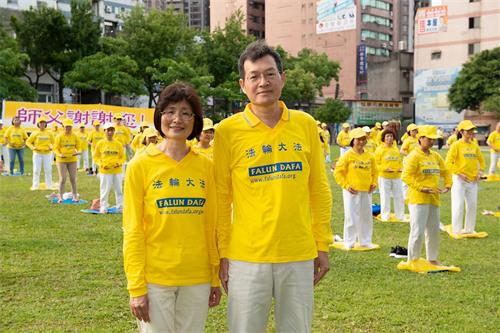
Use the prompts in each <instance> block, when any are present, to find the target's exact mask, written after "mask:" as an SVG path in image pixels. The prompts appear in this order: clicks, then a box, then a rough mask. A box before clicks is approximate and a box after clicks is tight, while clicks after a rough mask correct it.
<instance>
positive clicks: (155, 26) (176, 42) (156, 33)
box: [119, 7, 194, 107]
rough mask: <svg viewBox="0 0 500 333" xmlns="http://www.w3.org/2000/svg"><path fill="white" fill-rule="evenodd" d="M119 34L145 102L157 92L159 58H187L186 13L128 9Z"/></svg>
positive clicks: (188, 31) (191, 38)
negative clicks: (142, 83) (144, 95)
mask: <svg viewBox="0 0 500 333" xmlns="http://www.w3.org/2000/svg"><path fill="white" fill-rule="evenodd" d="M119 37H120V38H122V39H123V41H124V44H123V45H124V46H125V49H124V52H125V54H127V55H129V56H130V57H131V58H132V59H133V60H134V61H135V62H136V63H137V65H138V75H139V76H140V77H141V78H142V80H143V82H144V85H145V87H146V90H147V92H148V95H149V106H150V107H151V106H152V105H153V102H154V101H155V99H156V97H157V96H158V94H159V93H160V89H159V88H160V82H158V81H155V79H154V76H155V75H156V74H157V73H158V68H157V67H156V66H158V64H159V61H160V60H161V59H182V58H187V57H188V56H189V54H190V51H191V50H192V48H193V44H194V30H192V29H191V28H189V26H188V22H187V18H186V16H184V15H182V14H176V13H175V12H173V11H172V10H166V11H157V10H151V11H150V12H149V13H147V14H146V13H145V12H144V10H143V9H142V8H141V7H135V8H134V9H132V11H131V13H130V16H128V17H126V18H125V21H124V25H123V31H122V32H121V33H120V34H119Z"/></svg>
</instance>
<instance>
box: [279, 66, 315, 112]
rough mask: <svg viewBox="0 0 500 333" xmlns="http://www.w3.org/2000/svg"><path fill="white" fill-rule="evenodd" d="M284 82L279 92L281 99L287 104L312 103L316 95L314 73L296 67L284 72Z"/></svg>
mask: <svg viewBox="0 0 500 333" xmlns="http://www.w3.org/2000/svg"><path fill="white" fill-rule="evenodd" d="M285 75H286V82H285V86H284V87H283V90H282V92H281V99H282V100H284V101H285V102H286V103H287V104H289V105H291V104H292V103H296V104H297V106H300V105H301V104H303V103H306V104H312V103H313V102H314V98H315V97H316V87H315V77H314V74H312V73H310V72H306V71H305V70H304V69H303V68H302V67H296V68H293V69H290V70H288V71H286V72H285Z"/></svg>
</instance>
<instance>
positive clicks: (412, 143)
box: [401, 124, 418, 156]
mask: <svg viewBox="0 0 500 333" xmlns="http://www.w3.org/2000/svg"><path fill="white" fill-rule="evenodd" d="M406 133H407V134H408V137H407V138H406V139H405V140H404V141H403V144H402V145H401V154H403V155H404V156H408V155H409V154H410V153H411V151H412V150H413V149H415V148H417V147H418V139H417V134H418V127H417V125H415V124H410V125H408V127H406Z"/></svg>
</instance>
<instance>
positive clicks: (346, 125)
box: [342, 123, 351, 128]
mask: <svg viewBox="0 0 500 333" xmlns="http://www.w3.org/2000/svg"><path fill="white" fill-rule="evenodd" d="M349 127H351V126H350V125H349V124H348V123H343V124H342V128H349Z"/></svg>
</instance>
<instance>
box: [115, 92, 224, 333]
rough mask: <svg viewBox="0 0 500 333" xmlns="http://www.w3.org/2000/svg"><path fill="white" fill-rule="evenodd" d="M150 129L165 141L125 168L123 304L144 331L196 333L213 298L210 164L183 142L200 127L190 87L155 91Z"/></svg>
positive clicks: (217, 292)
mask: <svg viewBox="0 0 500 333" xmlns="http://www.w3.org/2000/svg"><path fill="white" fill-rule="evenodd" d="M154 124H155V128H156V129H157V130H158V131H159V132H160V134H161V136H162V137H164V138H165V140H164V141H163V142H161V143H160V144H158V145H149V146H148V147H147V148H146V151H145V152H144V153H143V154H141V155H139V156H137V157H135V158H133V159H132V160H131V162H130V164H129V166H128V168H127V172H126V180H125V205H124V211H123V255H124V266H125V274H126V277H127V281H128V287H127V288H128V291H129V294H130V308H131V310H132V313H133V314H134V316H135V317H137V319H138V320H139V326H140V329H141V330H142V331H147V332H203V330H204V325H205V320H206V317H207V312H208V307H209V306H215V305H217V304H218V303H219V301H220V296H221V292H220V288H219V285H220V282H219V279H218V276H217V274H218V264H219V256H218V254H217V249H216V241H215V223H216V202H215V201H216V199H215V198H216V192H215V181H214V168H213V164H212V162H211V161H210V160H209V159H208V158H206V157H205V156H201V155H200V154H197V153H195V152H194V151H192V150H191V149H190V147H189V146H188V145H187V144H186V140H187V139H192V138H194V137H195V136H197V135H199V134H200V132H201V130H202V128H203V116H202V108H201V103H200V99H199V97H198V95H197V94H196V92H195V90H194V89H193V88H191V87H190V86H187V85H185V84H180V83H177V84H172V85H170V86H168V87H166V88H165V89H164V90H163V91H162V93H161V94H160V98H159V101H158V104H157V105H156V108H155V112H154Z"/></svg>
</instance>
